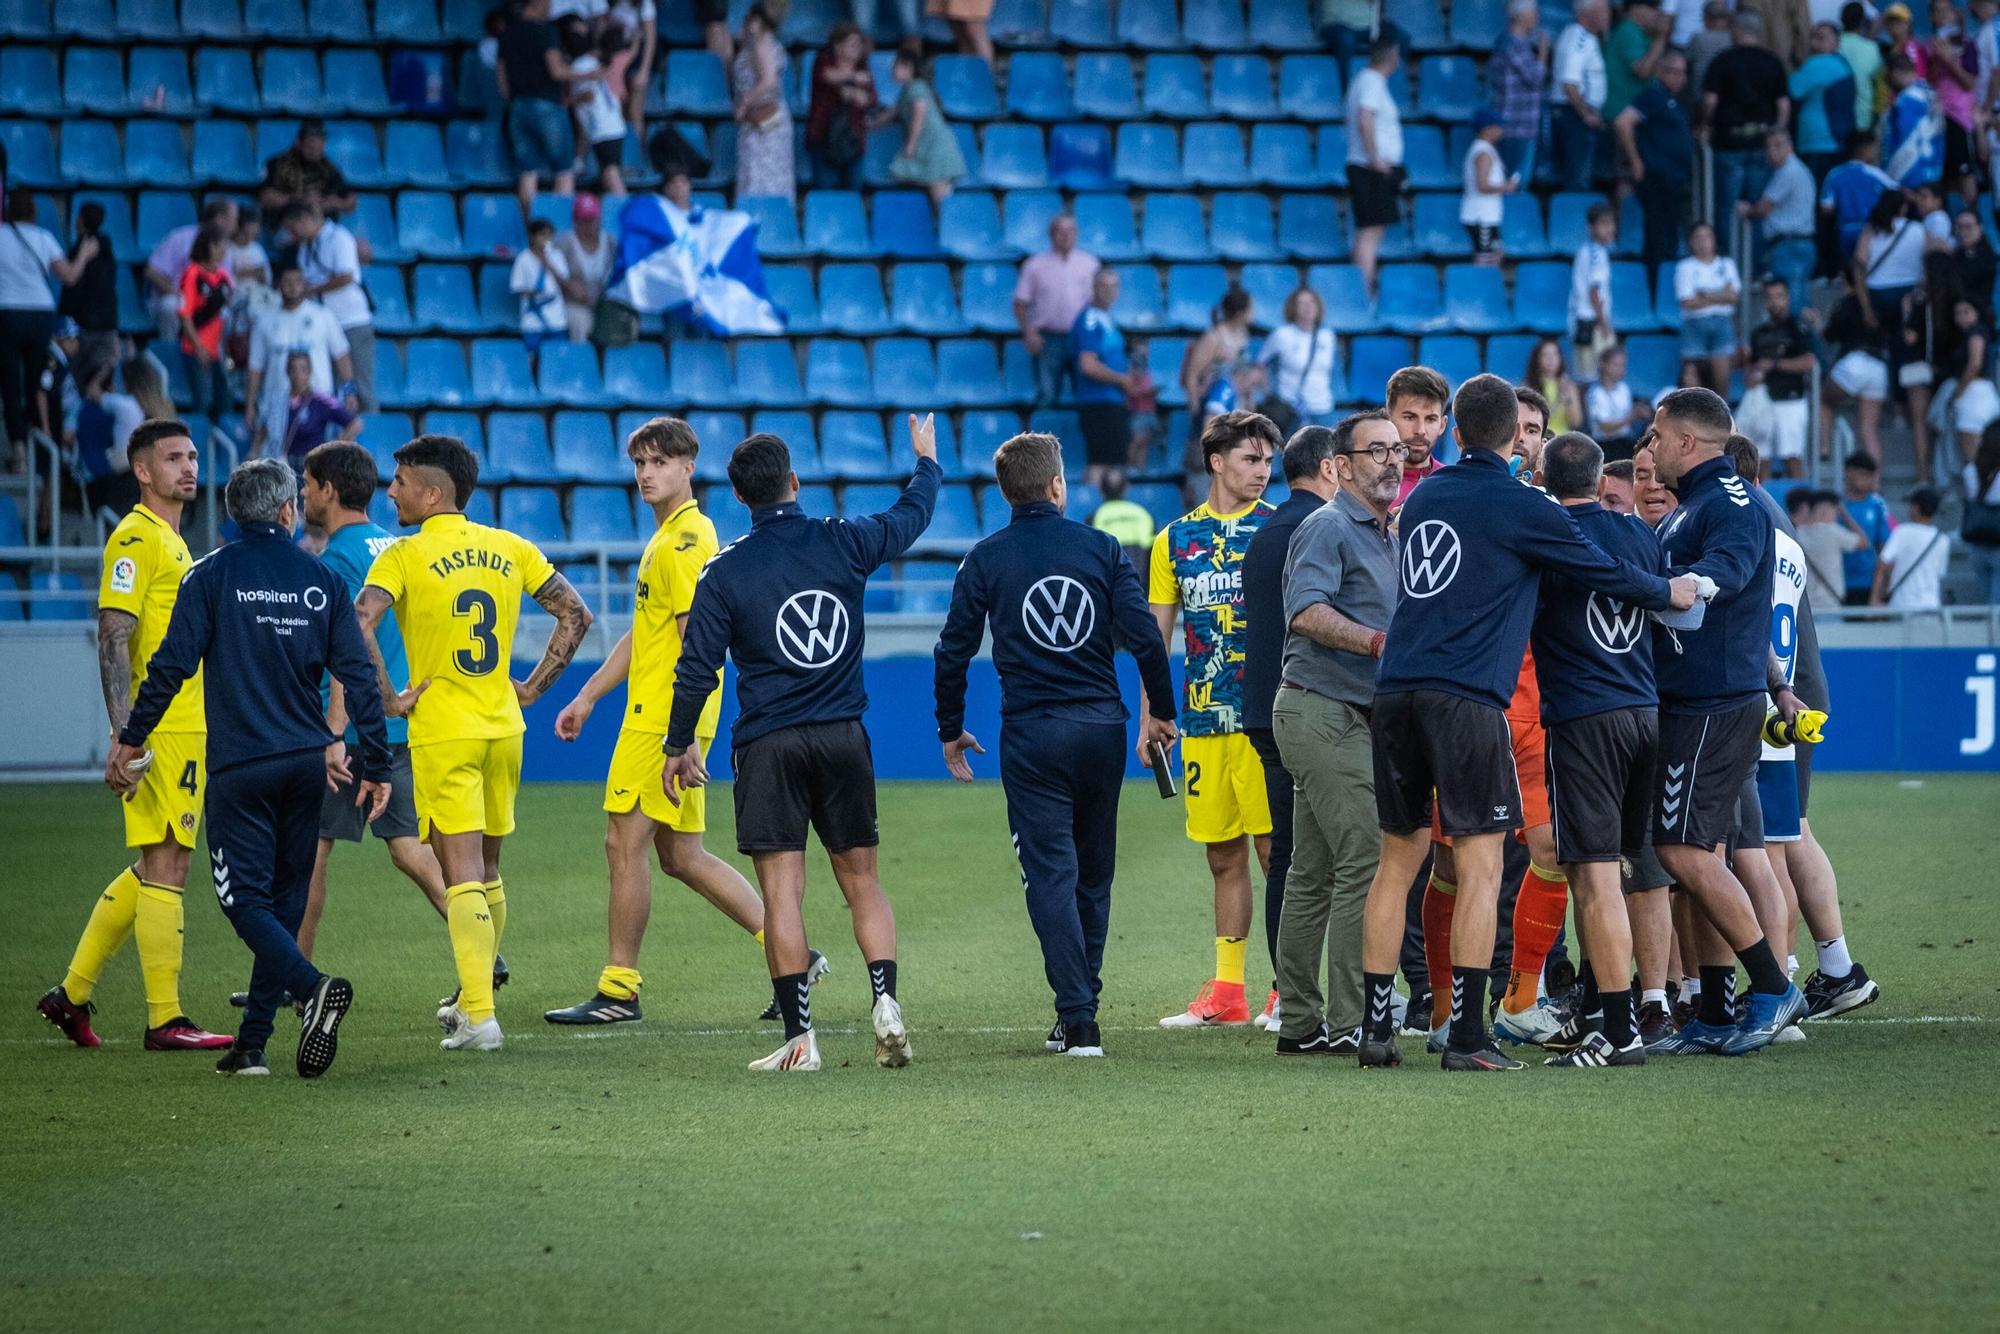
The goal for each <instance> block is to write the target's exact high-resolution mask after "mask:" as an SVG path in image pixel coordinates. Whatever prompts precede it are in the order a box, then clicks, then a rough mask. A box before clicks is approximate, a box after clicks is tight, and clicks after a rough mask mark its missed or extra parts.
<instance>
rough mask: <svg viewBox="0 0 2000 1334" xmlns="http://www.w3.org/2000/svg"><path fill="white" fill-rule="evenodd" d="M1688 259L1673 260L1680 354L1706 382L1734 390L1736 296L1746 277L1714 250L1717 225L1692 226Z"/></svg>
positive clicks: (1721, 389) (1718, 388) (1723, 390)
mask: <svg viewBox="0 0 2000 1334" xmlns="http://www.w3.org/2000/svg"><path fill="white" fill-rule="evenodd" d="M1688 250H1689V252H1690V253H1689V254H1688V257H1687V258H1686V259H1683V260H1681V261H1680V263H1678V264H1676V265H1675V266H1674V299H1675V300H1676V301H1678V302H1679V303H1680V309H1681V360H1682V361H1683V362H1685V363H1687V364H1690V365H1692V366H1693V367H1694V369H1695V373H1696V375H1697V376H1698V377H1699V379H1700V382H1701V384H1702V385H1703V387H1705V388H1708V389H1713V390H1714V391H1715V392H1716V393H1718V394H1727V393H1728V392H1729V366H1730V363H1731V362H1732V361H1734V360H1735V357H1736V302H1737V298H1739V297H1740V296H1741V295H1742V294H1743V279H1742V277H1741V275H1739V274H1738V273H1737V271H1736V261H1735V260H1733V259H1731V258H1729V256H1727V255H1718V254H1717V253H1716V252H1715V228H1713V227H1711V226H1709V225H1708V224H1707V223H1705V222H1697V223H1696V224H1695V225H1694V226H1692V227H1690V228H1688Z"/></svg>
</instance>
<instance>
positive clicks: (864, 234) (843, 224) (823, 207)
mask: <svg viewBox="0 0 2000 1334" xmlns="http://www.w3.org/2000/svg"><path fill="white" fill-rule="evenodd" d="M803 253H806V254H820V255H835V256H840V257H843V258H849V259H863V258H866V257H868V256H870V255H872V254H874V253H875V251H874V249H873V248H872V247H871V246H870V245H869V242H868V219H867V215H866V214H865V213H864V212H863V211H862V207H861V196H860V195H858V194H855V193H853V192H852V191H847V190H814V191H812V192H811V193H810V194H808V195H807V196H806V227H805V248H804V251H803Z"/></svg>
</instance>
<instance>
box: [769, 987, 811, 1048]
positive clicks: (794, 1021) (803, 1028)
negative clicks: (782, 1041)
mask: <svg viewBox="0 0 2000 1334" xmlns="http://www.w3.org/2000/svg"><path fill="white" fill-rule="evenodd" d="M771 991H772V993H773V994H774V995H775V996H776V997H777V999H778V1013H780V1014H782V1015H783V1016H784V1017H785V1038H786V1040H787V1041H789V1040H791V1039H792V1038H795V1037H797V1036H798V1035H799V1034H801V1033H804V1032H808V1031H810V1030H811V1028H812V1026H813V1019H812V984H811V983H810V982H808V981H806V975H805V974H804V973H786V974H785V975H784V976H783V977H774V978H772V979H771Z"/></svg>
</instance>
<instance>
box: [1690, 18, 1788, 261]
mask: <svg viewBox="0 0 2000 1334" xmlns="http://www.w3.org/2000/svg"><path fill="white" fill-rule="evenodd" d="M1729 35H1730V46H1729V49H1728V50H1726V51H1724V52H1723V53H1722V54H1720V55H1718V56H1717V57H1716V58H1715V59H1714V60H1712V61H1710V62H1709V66H1708V73H1707V75H1706V76H1705V77H1704V79H1703V82H1702V86H1701V101H1702V108H1703V112H1704V119H1705V120H1706V121H1707V124H1708V142H1709V148H1710V149H1711V150H1712V151H1713V153H1714V156H1715V182H1714V186H1715V211H1716V215H1717V216H1718V217H1728V216H1731V215H1733V214H1734V213H1735V211H1736V205H1737V204H1738V203H1740V202H1742V201H1743V200H1746V199H1756V198H1757V197H1758V196H1760V195H1762V194H1763V193H1764V184H1765V182H1766V181H1767V180H1768V179H1769V178H1770V167H1769V165H1768V162H1767V160H1766V157H1765V148H1764V136H1765V135H1767V134H1769V133H1770V132H1771V131H1772V130H1774V129H1778V128H1781V127H1783V126H1784V125H1785V124H1786V122H1787V121H1788V120H1789V119H1790V118H1791V107H1792V103H1791V94H1790V91H1789V87H1790V85H1789V82H1788V78H1787V75H1786V73H1785V66H1784V64H1783V63H1782V62H1780V61H1779V59H1778V58H1777V57H1776V56H1775V55H1772V54H1771V51H1770V48H1769V47H1767V46H1766V45H1765V44H1764V24H1763V20H1762V19H1761V18H1759V17H1758V15H1757V14H1756V13H1755V12H1754V11H1747V10H1746V11H1744V12H1742V13H1739V14H1738V15H1737V16H1736V18H1735V20H1734V22H1733V23H1732V25H1731V27H1730V30H1729ZM1716 239H1717V242H1718V244H1719V245H1720V246H1721V249H1722V253H1723V254H1725V255H1726V254H1729V253H1731V250H1732V247H1731V243H1730V238H1729V237H1727V236H1723V237H1718V238H1716Z"/></svg>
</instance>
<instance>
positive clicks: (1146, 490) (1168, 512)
mask: <svg viewBox="0 0 2000 1334" xmlns="http://www.w3.org/2000/svg"><path fill="white" fill-rule="evenodd" d="M1125 494H1126V497H1127V498H1128V499H1130V500H1131V501H1132V502H1133V503H1135V504H1138V505H1142V506H1144V507H1145V510H1146V512H1147V513H1148V514H1150V515H1152V516H1153V522H1154V523H1156V524H1158V525H1159V526H1160V527H1162V528H1164V527H1166V526H1167V525H1168V524H1170V523H1172V522H1173V521H1174V520H1175V519H1178V518H1180V517H1181V515H1183V514H1186V513H1187V506H1186V505H1184V504H1182V503H1181V490H1180V488H1179V487H1177V486H1173V485H1171V484H1169V483H1165V482H1140V483H1137V484H1135V485H1134V486H1133V487H1132V489H1131V490H1130V491H1127V492H1126V493H1125Z"/></svg>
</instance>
